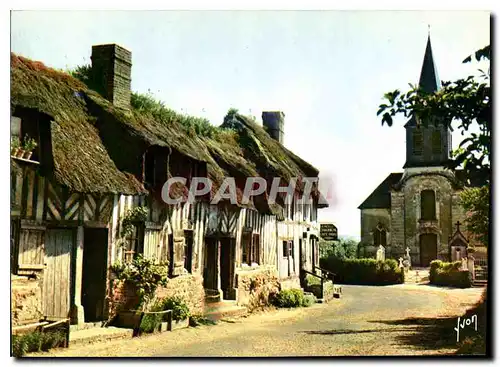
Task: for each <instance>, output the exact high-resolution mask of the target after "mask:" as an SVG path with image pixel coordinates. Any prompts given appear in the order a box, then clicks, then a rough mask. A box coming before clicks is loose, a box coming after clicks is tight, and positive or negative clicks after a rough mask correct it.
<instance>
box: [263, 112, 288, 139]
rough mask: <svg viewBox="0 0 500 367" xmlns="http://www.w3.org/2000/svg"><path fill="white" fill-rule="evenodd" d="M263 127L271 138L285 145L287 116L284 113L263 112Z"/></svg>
mask: <svg viewBox="0 0 500 367" xmlns="http://www.w3.org/2000/svg"><path fill="white" fill-rule="evenodd" d="M262 126H263V127H264V129H265V130H266V131H267V133H268V134H269V135H270V136H271V138H273V139H274V140H277V141H278V142H279V143H280V144H283V141H284V138H285V114H284V113H283V112H281V111H265V112H262Z"/></svg>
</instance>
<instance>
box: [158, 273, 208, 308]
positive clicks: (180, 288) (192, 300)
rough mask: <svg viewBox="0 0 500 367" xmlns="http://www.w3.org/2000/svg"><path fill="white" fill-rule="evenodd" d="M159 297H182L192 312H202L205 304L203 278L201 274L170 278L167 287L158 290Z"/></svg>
mask: <svg viewBox="0 0 500 367" xmlns="http://www.w3.org/2000/svg"><path fill="white" fill-rule="evenodd" d="M156 296H157V297H158V298H167V297H181V298H182V299H183V300H184V302H186V304H187V305H188V307H189V311H190V312H191V314H202V313H203V307H204V304H205V290H204V289H203V279H202V277H201V276H199V275H192V274H186V275H181V276H178V277H176V278H172V279H170V280H169V282H168V284H167V286H166V287H159V288H158V290H157V291H156Z"/></svg>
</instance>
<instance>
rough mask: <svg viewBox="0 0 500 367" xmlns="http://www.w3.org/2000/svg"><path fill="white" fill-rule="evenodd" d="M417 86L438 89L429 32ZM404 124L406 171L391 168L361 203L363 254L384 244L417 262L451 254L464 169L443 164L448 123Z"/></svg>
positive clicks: (390, 254)
mask: <svg viewBox="0 0 500 367" xmlns="http://www.w3.org/2000/svg"><path fill="white" fill-rule="evenodd" d="M419 86H420V87H421V88H422V89H424V90H426V91H428V92H434V91H437V90H438V89H439V87H440V82H439V79H438V76H437V72H436V68H435V65H434V60H433V56H432V48H431V42H430V37H429V39H428V41H427V47H426V50H425V56H424V61H423V65H422V71H421V75H420V81H419ZM404 127H405V129H406V163H405V165H404V166H403V169H404V171H403V172H398V173H391V174H389V175H388V176H387V177H386V178H385V179H384V181H382V183H381V184H380V185H379V186H378V187H377V188H376V189H375V190H374V191H373V192H372V193H371V194H370V195H369V196H368V198H366V200H365V201H364V202H363V203H362V204H361V205H360V206H359V207H358V208H359V209H360V210H361V244H360V256H365V257H375V256H376V251H377V248H378V247H379V246H380V245H382V246H384V247H385V254H386V258H394V259H398V258H399V257H401V256H403V255H405V253H406V249H407V248H409V249H410V256H411V260H412V265H413V266H429V263H430V262H431V261H432V260H434V259H440V260H449V259H450V247H449V245H448V243H449V239H450V237H451V236H452V235H453V233H454V224H455V223H456V222H457V221H460V222H463V220H464V218H465V213H464V212H463V209H462V207H461V206H460V203H459V194H460V191H461V190H462V188H463V185H462V182H463V180H462V177H461V173H462V172H461V171H460V170H456V171H451V170H449V169H447V168H445V164H446V162H447V161H448V160H449V159H450V153H451V148H452V145H451V131H450V129H449V128H447V127H446V126H444V125H439V126H434V125H431V124H429V126H427V127H424V126H422V125H419V124H418V123H417V122H416V120H415V119H414V118H412V119H410V120H409V121H408V122H407V123H406V125H405V126H404Z"/></svg>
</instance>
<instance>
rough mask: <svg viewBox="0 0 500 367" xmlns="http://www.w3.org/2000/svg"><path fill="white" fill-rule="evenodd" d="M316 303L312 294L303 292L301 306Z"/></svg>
mask: <svg viewBox="0 0 500 367" xmlns="http://www.w3.org/2000/svg"><path fill="white" fill-rule="evenodd" d="M315 303H316V297H315V296H314V295H313V294H305V295H304V298H303V299H302V307H310V306H312V305H314V304H315Z"/></svg>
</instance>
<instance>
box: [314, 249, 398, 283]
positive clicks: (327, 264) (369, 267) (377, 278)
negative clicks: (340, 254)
mask: <svg viewBox="0 0 500 367" xmlns="http://www.w3.org/2000/svg"><path fill="white" fill-rule="evenodd" d="M320 266H321V267H322V268H324V269H326V270H329V271H331V272H333V273H335V274H336V275H335V283H341V284H365V285H386V284H400V283H404V271H402V270H401V269H400V268H399V266H398V262H397V261H396V260H394V259H387V260H385V261H377V260H375V259H339V258H336V257H334V256H329V257H327V258H323V259H320Z"/></svg>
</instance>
